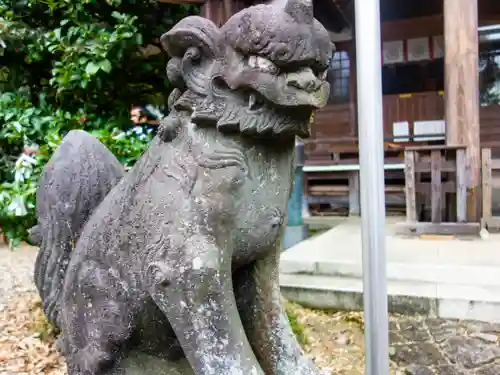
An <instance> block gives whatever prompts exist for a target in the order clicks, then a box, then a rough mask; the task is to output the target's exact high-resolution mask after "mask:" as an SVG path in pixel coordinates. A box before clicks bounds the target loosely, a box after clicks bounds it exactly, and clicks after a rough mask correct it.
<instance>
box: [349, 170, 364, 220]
mask: <svg viewBox="0 0 500 375" xmlns="http://www.w3.org/2000/svg"><path fill="white" fill-rule="evenodd" d="M360 212H361V210H360V204H359V172H358V171H353V172H351V173H349V216H359V214H360Z"/></svg>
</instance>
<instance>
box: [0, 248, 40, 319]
mask: <svg viewBox="0 0 500 375" xmlns="http://www.w3.org/2000/svg"><path fill="white" fill-rule="evenodd" d="M36 253H37V249H36V248H33V247H29V246H23V247H20V248H19V249H16V250H14V251H11V250H9V249H8V248H7V247H5V246H1V245H0V310H2V309H3V308H5V305H6V303H7V302H8V301H9V299H11V298H12V297H14V296H16V295H19V294H20V293H26V292H32V291H34V290H35V285H34V284H33V265H34V262H35V258H36Z"/></svg>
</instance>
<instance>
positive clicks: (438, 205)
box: [397, 146, 480, 235]
mask: <svg viewBox="0 0 500 375" xmlns="http://www.w3.org/2000/svg"><path fill="white" fill-rule="evenodd" d="M466 173H467V169H466V163H465V147H464V146H456V147H451V146H424V147H408V148H406V150H405V197H406V218H407V219H406V222H405V223H400V224H399V225H398V226H397V232H399V233H400V234H405V235H421V234H477V233H478V232H479V229H480V225H479V223H467V222H466V219H467V175H466ZM453 198H454V199H453ZM425 207H430V217H429V215H428V212H427V211H425V210H424V209H425Z"/></svg>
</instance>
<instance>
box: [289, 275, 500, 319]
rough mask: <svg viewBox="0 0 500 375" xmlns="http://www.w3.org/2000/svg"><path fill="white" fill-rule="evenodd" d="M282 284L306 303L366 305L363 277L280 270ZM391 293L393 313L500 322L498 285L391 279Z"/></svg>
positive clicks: (338, 306) (295, 298)
mask: <svg viewBox="0 0 500 375" xmlns="http://www.w3.org/2000/svg"><path fill="white" fill-rule="evenodd" d="M280 285H281V291H282V293H283V295H284V296H285V298H287V299H288V300H289V301H292V302H297V303H300V304H302V305H305V306H309V307H313V308H323V309H325V308H327V309H338V310H362V309H363V283H362V279H361V278H360V277H343V276H318V275H311V274H309V275H308V274H281V275H280ZM388 295H389V306H388V308H389V311H390V312H394V313H405V314H421V315H428V316H438V317H441V318H448V319H476V320H484V321H490V322H500V288H498V286H486V285H483V286H479V285H476V286H473V285H459V284H456V285H450V284H446V283H440V282H423V281H408V280H389V281H388Z"/></svg>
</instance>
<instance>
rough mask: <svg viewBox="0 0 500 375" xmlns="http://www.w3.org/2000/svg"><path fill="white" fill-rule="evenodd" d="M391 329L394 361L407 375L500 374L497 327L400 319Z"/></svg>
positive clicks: (466, 322)
mask: <svg viewBox="0 0 500 375" xmlns="http://www.w3.org/2000/svg"><path fill="white" fill-rule="evenodd" d="M389 327H390V339H391V359H392V360H393V361H394V362H395V363H396V364H397V365H398V367H399V368H403V369H405V371H406V373H407V374H412V375H413V374H422V375H425V374H437V375H465V374H467V375H469V374H470V375H472V374H475V375H490V374H495V375H498V374H500V344H499V341H498V336H497V333H496V332H497V328H498V327H497V325H495V324H490V323H483V322H476V321H457V320H445V319H438V318H426V319H419V318H407V319H404V318H403V319H401V318H398V319H393V320H392V321H391V322H390V324H389Z"/></svg>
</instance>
